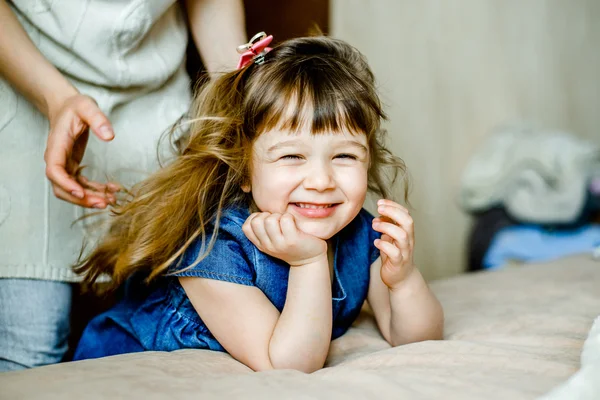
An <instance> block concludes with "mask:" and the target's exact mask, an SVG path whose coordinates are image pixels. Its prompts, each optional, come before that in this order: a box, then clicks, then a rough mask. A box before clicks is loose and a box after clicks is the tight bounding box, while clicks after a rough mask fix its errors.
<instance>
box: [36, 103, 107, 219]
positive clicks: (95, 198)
mask: <svg viewBox="0 0 600 400" xmlns="http://www.w3.org/2000/svg"><path fill="white" fill-rule="evenodd" d="M48 119H49V121H50V134H49V135H48V142H47V144H46V152H45V153H44V161H45V162H46V176H47V177H48V179H49V180H50V182H51V183H52V187H53V190H54V194H55V196H56V197H58V198H59V199H62V200H65V201H68V202H70V203H73V204H76V205H79V206H82V207H90V208H91V207H93V208H105V207H106V206H107V205H108V204H110V203H114V202H115V196H114V193H115V192H117V191H118V190H119V186H118V185H116V184H114V183H106V184H104V183H99V182H93V181H90V180H88V179H87V178H86V177H85V176H83V175H81V169H80V166H79V164H80V162H81V159H82V158H83V154H84V152H85V147H86V145H87V142H88V137H89V130H90V128H91V129H92V131H93V132H94V133H95V134H96V136H98V137H99V138H100V139H101V140H104V141H110V140H112V139H113V138H114V133H113V130H112V127H111V124H110V122H109V121H108V118H106V116H105V115H104V113H102V111H100V108H99V107H98V105H97V104H96V102H95V101H94V100H93V99H92V98H91V97H89V96H84V95H81V94H75V95H73V96H71V97H68V98H67V99H66V100H65V101H64V102H62V104H61V105H60V106H59V107H58V108H57V109H56V110H52V109H50V110H49V112H48Z"/></svg>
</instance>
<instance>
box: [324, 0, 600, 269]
mask: <svg viewBox="0 0 600 400" xmlns="http://www.w3.org/2000/svg"><path fill="white" fill-rule="evenodd" d="M329 29H330V33H331V35H332V36H334V37H339V38H341V39H344V40H347V41H348V42H350V43H351V44H353V45H354V46H356V47H357V48H358V49H359V50H361V51H362V52H363V53H364V54H365V55H366V56H367V58H368V60H369V62H370V64H371V67H372V68H373V70H374V72H375V75H376V77H377V79H378V81H379V87H380V93H381V95H382V98H383V101H384V103H385V104H386V105H387V110H388V115H389V123H388V124H387V129H388V131H389V145H390V148H391V150H392V151H393V152H394V153H395V154H396V155H398V156H400V157H402V158H403V159H404V160H405V161H406V163H407V165H408V167H409V170H410V173H411V176H412V183H413V190H412V193H411V196H410V202H411V203H412V206H413V207H414V211H413V216H414V218H415V226H416V235H417V238H416V243H417V248H416V261H417V265H418V266H419V268H420V269H421V270H422V271H423V272H424V274H425V276H426V277H427V278H429V279H432V278H441V277H445V276H450V275H454V274H457V273H460V272H462V271H463V270H464V267H465V240H466V236H467V232H468V228H469V222H470V221H469V218H468V217H467V216H466V215H465V214H464V213H463V212H461V211H460V210H459V208H458V206H457V201H456V198H457V192H458V184H459V179H460V175H461V172H462V170H463V168H464V166H465V165H466V163H467V161H468V158H469V156H470V155H471V154H472V153H473V151H474V150H475V149H476V147H477V145H478V144H479V143H480V142H481V141H482V139H483V138H484V137H485V135H487V134H488V133H489V131H490V130H491V129H492V128H493V127H495V126H497V125H499V124H503V123H506V122H513V121H523V120H525V121H532V122H534V123H536V124H538V125H541V126H543V127H547V128H553V129H562V130H566V131H569V132H572V133H574V134H577V135H580V136H582V137H587V138H589V139H594V140H595V141H598V140H599V139H600V79H599V77H600V1H598V0H570V1H563V0H527V1H523V0H488V1H481V0H456V1H446V0H419V1H415V0H373V1H366V0H331V7H330V26H329Z"/></svg>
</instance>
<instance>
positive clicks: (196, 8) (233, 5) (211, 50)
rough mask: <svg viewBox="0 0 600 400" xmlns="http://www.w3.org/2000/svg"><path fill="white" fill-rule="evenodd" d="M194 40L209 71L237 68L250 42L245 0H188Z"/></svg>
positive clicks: (189, 18) (187, 6)
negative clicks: (240, 49) (242, 50)
mask: <svg viewBox="0 0 600 400" xmlns="http://www.w3.org/2000/svg"><path fill="white" fill-rule="evenodd" d="M185 6H186V8H187V14H188V20H189V23H190V30H191V31H192V37H193V38H194V43H196V47H197V48H198V50H199V52H200V55H201V56H202V60H203V62H204V65H205V67H206V69H207V70H208V72H209V73H211V74H214V73H215V72H219V71H223V70H225V71H229V70H232V69H234V68H235V65H236V63H237V61H238V58H239V54H237V52H236V48H237V47H238V46H239V45H241V44H244V43H246V42H247V39H246V26H245V22H244V6H243V3H242V0H186V1H185Z"/></svg>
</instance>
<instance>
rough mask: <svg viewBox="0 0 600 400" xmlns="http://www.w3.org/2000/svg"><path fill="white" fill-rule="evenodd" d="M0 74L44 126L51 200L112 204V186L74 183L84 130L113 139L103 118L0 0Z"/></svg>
mask: <svg viewBox="0 0 600 400" xmlns="http://www.w3.org/2000/svg"><path fill="white" fill-rule="evenodd" d="M0 76H1V77H3V78H4V79H6V80H7V81H8V82H9V83H10V84H11V85H12V86H13V87H14V88H15V89H16V90H17V91H18V92H19V93H21V94H22V95H23V96H24V97H25V98H27V99H28V100H29V101H30V102H31V103H32V104H33V105H34V106H35V107H36V108H37V109H38V110H39V111H40V112H41V113H42V114H44V115H45V116H46V117H47V118H48V120H49V122H50V133H49V135H48V143H47V146H46V152H45V154H44V160H45V161H46V176H47V177H48V179H49V180H50V182H51V183H52V187H53V190H54V194H55V195H56V197H58V198H60V199H62V200H65V201H68V202H71V203H73V204H77V205H80V206H83V207H96V208H104V207H106V205H107V204H108V203H110V202H112V201H114V196H113V194H112V193H113V192H115V191H116V190H117V189H118V188H117V187H116V186H114V185H112V186H111V185H110V184H108V185H107V184H101V183H98V182H91V181H87V180H85V181H83V179H84V178H83V176H80V178H79V179H80V180H79V181H78V180H76V179H75V175H76V172H77V168H78V167H79V162H80V161H81V158H82V157H83V153H84V151H85V146H86V144H87V137H88V136H87V135H88V127H91V128H92V130H93V131H94V133H95V134H96V135H97V136H98V137H99V138H100V139H102V140H105V141H109V140H112V138H113V137H114V133H113V130H112V126H111V124H110V122H109V121H108V118H106V116H105V115H104V114H103V113H102V111H100V109H99V108H98V105H97V104H96V103H95V101H94V100H93V99H91V98H90V97H88V96H83V95H81V94H79V92H78V91H77V89H76V88H75V87H74V86H73V85H71V83H70V82H69V81H68V80H67V79H66V78H65V77H64V76H63V75H62V74H61V73H60V72H59V71H58V70H57V69H56V68H55V67H54V65H52V64H51V63H50V62H49V61H48V60H46V58H45V57H44V56H43V55H42V54H41V53H40V52H39V50H38V49H37V48H36V47H35V45H34V44H33V42H32V41H31V40H30V39H29V36H28V35H27V33H26V32H25V30H24V29H23V27H22V26H21V24H20V23H19V21H18V19H17V17H16V16H15V14H14V13H13V12H12V10H11V9H10V7H9V6H8V4H7V3H6V1H5V0H0Z"/></svg>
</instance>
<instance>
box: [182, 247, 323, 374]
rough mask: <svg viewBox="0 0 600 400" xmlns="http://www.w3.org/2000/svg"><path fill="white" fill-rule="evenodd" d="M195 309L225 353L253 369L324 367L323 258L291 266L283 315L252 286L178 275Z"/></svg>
mask: <svg viewBox="0 0 600 400" xmlns="http://www.w3.org/2000/svg"><path fill="white" fill-rule="evenodd" d="M180 282H181V285H182V286H183V288H184V289H185V292H186V294H187V295H188V297H189V299H190V301H191V302H192V304H193V306H194V308H195V309H196V311H197V312H198V314H199V315H200V316H201V318H202V320H203V321H204V323H205V324H206V326H207V327H208V329H209V330H210V332H211V333H212V334H213V335H214V337H215V338H216V339H217V340H218V341H219V343H221V345H222V346H223V347H224V348H225V349H226V350H227V352H228V353H229V354H231V356H232V357H233V358H235V359H236V360H238V361H240V362H242V363H244V364H245V365H247V366H249V367H250V368H252V369H253V370H255V371H263V370H269V369H296V370H300V371H303V372H306V373H310V372H313V371H316V370H318V369H320V368H322V367H323V364H324V363H325V358H326V357H327V352H328V350H329V344H330V341H331V324H332V315H331V284H330V279H329V271H328V265H327V259H326V258H325V259H324V260H320V261H315V262H313V263H311V264H307V265H304V266H298V267H292V268H290V277H289V281H288V291H287V299H286V302H285V306H284V308H283V311H282V313H281V314H280V313H279V311H277V309H276V308H275V306H274V305H273V304H272V303H271V302H270V301H269V299H268V298H267V297H266V296H265V294H264V293H263V292H262V291H261V290H260V289H258V288H257V287H253V286H244V285H239V284H235V283H229V282H223V281H217V280H211V279H204V278H180Z"/></svg>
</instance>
